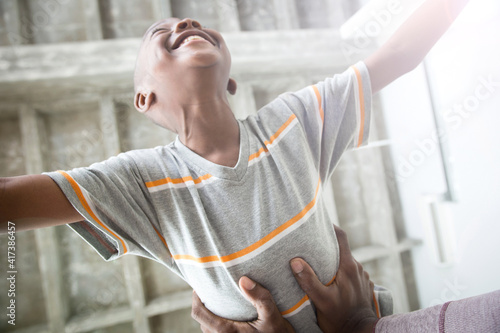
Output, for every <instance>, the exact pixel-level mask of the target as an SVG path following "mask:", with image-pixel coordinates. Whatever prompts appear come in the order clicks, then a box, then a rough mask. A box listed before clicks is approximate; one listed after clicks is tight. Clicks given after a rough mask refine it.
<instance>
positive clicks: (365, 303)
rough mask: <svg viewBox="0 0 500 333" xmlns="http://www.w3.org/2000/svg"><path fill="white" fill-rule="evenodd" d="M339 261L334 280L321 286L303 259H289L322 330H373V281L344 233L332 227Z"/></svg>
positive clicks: (374, 317)
mask: <svg viewBox="0 0 500 333" xmlns="http://www.w3.org/2000/svg"><path fill="white" fill-rule="evenodd" d="M335 232H336V234H337V240H338V243H339V251H340V264H339V270H338V272H337V275H336V277H335V279H334V281H333V283H332V284H331V285H329V286H325V285H323V284H322V283H321V282H320V281H319V280H318V278H317V277H316V275H315V274H314V271H313V270H312V268H311V267H310V266H309V265H308V264H307V263H306V262H305V261H304V260H302V259H300V258H295V259H292V260H291V262H290V265H291V267H292V271H293V274H294V275H295V279H297V282H298V283H299V285H300V287H301V288H302V289H303V290H304V291H305V292H306V294H307V295H308V296H309V299H310V300H311V302H312V303H313V304H314V306H315V307H316V316H317V318H318V325H319V327H320V328H321V329H322V330H323V332H346V333H348V332H360V333H361V332H372V331H373V327H374V325H375V323H376V321H377V314H376V309H375V304H374V296H373V295H374V294H373V287H374V286H373V282H371V281H370V276H369V275H368V273H367V272H365V271H364V270H363V266H361V264H360V263H359V262H357V261H356V260H355V259H354V257H353V256H352V254H351V250H350V248H349V242H348V240H347V235H346V233H345V232H344V231H343V230H342V229H340V228H338V227H335Z"/></svg>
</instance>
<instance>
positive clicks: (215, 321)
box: [191, 276, 295, 333]
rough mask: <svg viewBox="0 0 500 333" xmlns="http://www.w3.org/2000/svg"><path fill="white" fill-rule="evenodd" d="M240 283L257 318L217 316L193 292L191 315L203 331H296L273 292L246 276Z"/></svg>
mask: <svg viewBox="0 0 500 333" xmlns="http://www.w3.org/2000/svg"><path fill="white" fill-rule="evenodd" d="M239 284H240V289H241V290H242V291H243V293H244V294H245V296H246V297H247V299H248V300H249V301H250V302H251V303H252V305H253V306H254V307H255V309H256V310H257V319H256V320H254V321H251V322H237V321H233V320H229V319H225V318H222V317H219V316H216V315H215V314H213V313H212V312H210V311H209V310H208V309H207V308H206V307H205V306H204V305H203V303H202V302H201V300H200V298H199V297H198V295H197V294H196V293H195V292H193V308H192V310H191V316H192V317H193V319H194V320H196V321H197V322H199V323H200V326H201V330H202V332H203V333H209V332H221V333H224V332H228V333H229V332H231V333H232V332H262V333H274V332H283V333H286V332H295V330H294V329H293V328H292V325H290V323H289V322H288V321H287V320H286V319H284V318H283V317H282V316H281V313H280V311H279V310H278V307H277V306H276V304H275V303H274V300H273V297H272V296H271V293H270V292H269V291H268V290H267V289H265V288H264V287H262V286H261V285H260V284H258V283H256V282H254V281H252V280H250V279H249V278H247V277H245V276H243V277H242V278H241V279H240V281H239Z"/></svg>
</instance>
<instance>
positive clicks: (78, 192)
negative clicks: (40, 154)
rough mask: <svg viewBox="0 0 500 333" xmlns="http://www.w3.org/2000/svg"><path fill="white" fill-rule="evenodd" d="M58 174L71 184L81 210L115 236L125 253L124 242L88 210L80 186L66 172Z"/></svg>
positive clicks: (88, 206) (88, 207)
mask: <svg viewBox="0 0 500 333" xmlns="http://www.w3.org/2000/svg"><path fill="white" fill-rule="evenodd" d="M58 172H59V173H60V174H61V175H63V176H64V178H66V180H67V181H68V182H69V183H70V184H71V187H72V188H73V191H75V194H76V196H77V197H78V199H79V200H80V203H81V204H82V206H83V208H84V209H85V210H86V211H87V213H88V214H89V215H90V216H91V217H92V218H93V219H94V221H96V222H97V223H98V224H99V225H100V226H101V227H103V228H104V229H106V230H107V231H108V232H109V233H110V234H111V235H113V236H115V237H116V238H117V239H118V240H119V241H120V242H121V243H122V246H123V254H125V253H127V246H126V245H125V242H124V241H123V239H121V238H120V237H118V235H117V234H115V233H114V232H113V231H111V230H110V229H109V228H108V227H107V226H106V225H104V223H102V222H101V220H99V218H97V215H95V213H94V212H93V211H92V209H91V208H90V205H89V204H88V202H87V200H86V199H85V197H84V196H83V193H82V190H81V189H80V186H79V185H78V183H77V182H76V181H75V180H74V179H73V178H72V177H71V176H70V175H69V174H67V173H66V172H64V171H58Z"/></svg>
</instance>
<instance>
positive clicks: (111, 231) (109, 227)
mask: <svg viewBox="0 0 500 333" xmlns="http://www.w3.org/2000/svg"><path fill="white" fill-rule="evenodd" d="M46 174H47V175H48V176H50V177H51V178H52V179H53V180H54V181H55V182H56V183H57V185H58V186H59V187H60V188H61V190H62V191H63V193H64V194H65V196H66V197H67V199H68V200H69V201H70V203H71V204H72V205H73V207H74V208H75V209H76V210H77V211H78V212H79V213H80V214H81V215H82V217H83V219H85V221H83V222H77V223H72V224H69V227H71V228H72V229H73V230H74V231H76V232H77V233H78V234H79V235H80V236H81V237H82V238H83V239H84V240H85V241H86V242H87V243H88V244H90V245H91V246H92V247H93V248H94V249H95V250H96V251H97V252H98V253H99V254H100V255H101V257H102V258H103V259H104V260H106V261H109V260H113V259H116V258H118V257H120V256H122V255H124V254H136V255H140V256H144V257H148V258H151V259H156V260H160V261H162V262H165V263H168V262H169V258H170V252H169V251H168V247H167V244H166V243H165V240H164V238H163V237H162V236H161V235H162V231H161V230H160V226H159V223H158V219H157V215H156V213H155V209H154V207H153V205H152V203H151V200H149V193H148V191H147V189H146V188H145V185H144V182H143V181H141V177H140V173H139V170H138V168H137V166H136V164H135V162H134V160H133V158H132V157H130V156H128V155H127V154H126V153H125V154H120V155H118V156H115V157H111V158H110V159H108V160H106V161H104V162H100V163H95V164H92V165H91V166H90V167H85V168H76V169H73V170H71V171H55V172H49V173H46Z"/></svg>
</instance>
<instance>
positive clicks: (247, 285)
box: [240, 276, 256, 290]
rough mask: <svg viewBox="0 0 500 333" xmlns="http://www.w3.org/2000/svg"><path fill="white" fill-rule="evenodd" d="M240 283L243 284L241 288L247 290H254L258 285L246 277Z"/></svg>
mask: <svg viewBox="0 0 500 333" xmlns="http://www.w3.org/2000/svg"><path fill="white" fill-rule="evenodd" d="M240 283H241V286H242V287H243V289H246V290H252V289H253V288H255V285H256V283H255V282H253V281H252V280H250V279H249V278H247V277H246V276H243V277H242V278H241V279H240Z"/></svg>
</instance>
